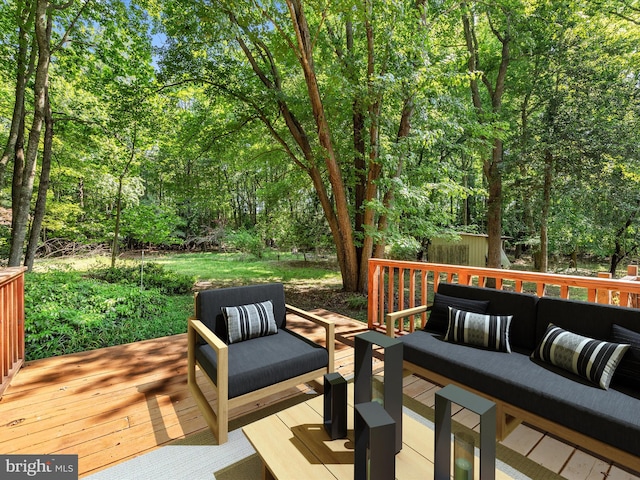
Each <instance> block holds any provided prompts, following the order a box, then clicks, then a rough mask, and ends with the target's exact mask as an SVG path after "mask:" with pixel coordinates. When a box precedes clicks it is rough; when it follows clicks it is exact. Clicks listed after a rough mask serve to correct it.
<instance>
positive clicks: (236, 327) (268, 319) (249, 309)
mask: <svg viewBox="0 0 640 480" xmlns="http://www.w3.org/2000/svg"><path fill="white" fill-rule="evenodd" d="M222 313H223V315H224V319H225V322H226V323H227V331H228V333H229V343H237V342H242V341H243V340H249V339H250V338H256V337H264V336H266V335H273V334H274V333H278V326H277V325H276V320H275V316H274V315H273V304H272V303H271V300H267V301H266V302H262V303H251V304H248V305H240V306H238V307H222Z"/></svg>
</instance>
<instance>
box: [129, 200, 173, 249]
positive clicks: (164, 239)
mask: <svg viewBox="0 0 640 480" xmlns="http://www.w3.org/2000/svg"><path fill="white" fill-rule="evenodd" d="M122 223H123V225H122V234H123V236H127V237H129V238H130V239H132V240H134V241H135V242H140V243H143V244H152V245H173V244H177V243H180V242H181V239H180V237H179V228H180V226H181V225H182V224H183V223H184V222H183V221H182V220H181V219H180V218H179V217H178V216H177V215H176V214H175V213H174V212H172V211H171V210H170V209H169V208H167V207H163V206H160V205H153V204H151V203H148V202H146V203H141V204H140V205H138V206H137V207H135V208H128V209H126V210H124V212H123V218H122Z"/></svg>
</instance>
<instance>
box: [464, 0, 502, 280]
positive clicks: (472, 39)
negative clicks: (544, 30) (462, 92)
mask: <svg viewBox="0 0 640 480" xmlns="http://www.w3.org/2000/svg"><path fill="white" fill-rule="evenodd" d="M461 5H462V9H463V15H462V24H463V28H464V35H465V42H466V46H467V51H468V53H469V58H468V61H467V68H468V71H469V74H470V81H469V86H470V89H471V99H472V102H473V105H474V107H475V109H476V113H477V115H478V122H480V123H484V122H485V121H486V120H485V118H484V110H485V109H484V108H483V102H482V97H481V96H480V87H479V84H478V79H477V75H478V72H479V71H481V70H482V68H481V66H480V49H479V44H478V38H477V37H476V32H475V23H474V22H475V20H474V18H475V17H474V13H473V12H471V11H470V8H469V7H468V5H467V4H466V3H462V4H461ZM508 28H509V27H508V26H507V29H508ZM492 32H493V34H494V35H495V37H496V38H497V39H498V41H499V42H500V43H501V44H502V51H501V59H500V65H499V67H498V72H497V76H496V80H495V85H492V84H491V83H490V80H489V78H488V77H487V76H486V72H483V73H482V75H481V80H482V83H483V84H484V86H485V88H486V90H487V93H488V94H489V98H490V99H491V108H490V111H491V113H492V115H491V117H492V118H495V117H496V116H497V114H499V113H500V111H501V109H502V96H503V95H504V89H505V80H506V76H507V67H508V66H509V61H510V56H509V45H510V42H511V38H510V36H509V33H508V32H507V33H505V34H501V33H500V32H498V31H496V30H494V29H493V27H492ZM490 121H491V120H490ZM492 140H493V141H492V151H491V155H487V156H486V157H485V159H484V161H483V172H484V175H485V178H486V179H487V184H488V190H489V197H488V199H487V234H488V236H489V240H488V241H489V252H488V255H487V266H488V267H490V268H501V266H502V173H501V168H500V165H501V163H502V150H503V144H502V140H501V139H500V137H499V136H497V135H496V136H495V137H494V138H493V139H492Z"/></svg>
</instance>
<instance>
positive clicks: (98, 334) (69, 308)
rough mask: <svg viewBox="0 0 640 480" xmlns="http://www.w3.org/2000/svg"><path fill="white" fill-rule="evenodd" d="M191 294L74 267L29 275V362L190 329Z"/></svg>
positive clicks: (27, 307) (26, 328)
mask: <svg viewBox="0 0 640 480" xmlns="http://www.w3.org/2000/svg"><path fill="white" fill-rule="evenodd" d="M192 304H193V300H192V297H191V295H188V296H186V295H184V296H177V297H169V296H166V295H165V294H163V293H162V292H161V291H160V290H159V289H157V288H150V289H146V290H141V289H140V287H139V286H136V285H133V284H130V283H129V282H125V283H107V282H103V281H99V280H96V279H93V278H86V277H85V278H83V277H82V275H81V273H79V272H73V271H51V272H46V273H29V274H27V276H26V279H25V337H26V340H25V350H26V358H27V359H29V360H33V359H37V358H45V357H50V356H54V355H63V354H66V353H73V352H80V351H84V350H91V349H95V348H101V347H107V346H111V345H117V344H122V343H129V342H135V341H140V340H145V339H148V338H156V337H161V336H165V335H174V334H177V333H183V332H185V331H186V319H187V317H188V316H189V314H191V313H192Z"/></svg>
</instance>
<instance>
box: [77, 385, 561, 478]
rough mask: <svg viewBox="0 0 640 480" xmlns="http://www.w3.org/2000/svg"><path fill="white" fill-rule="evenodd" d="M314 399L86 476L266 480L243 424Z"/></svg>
mask: <svg viewBox="0 0 640 480" xmlns="http://www.w3.org/2000/svg"><path fill="white" fill-rule="evenodd" d="M310 398H311V395H309V394H305V395H300V396H297V397H295V398H292V399H290V400H288V401H285V402H281V403H279V404H277V405H274V406H272V407H267V408H265V409H262V410H259V411H257V412H254V413H252V414H249V415H245V416H243V417H242V418H241V419H239V420H236V421H233V422H231V424H230V426H229V427H230V428H229V430H230V432H229V441H228V442H227V443H225V444H224V445H220V446H218V445H216V440H215V438H214V436H213V434H212V433H211V432H210V431H209V430H206V431H203V432H199V433H196V434H194V435H190V436H188V437H186V438H184V439H181V440H177V441H175V442H173V443H172V444H170V445H167V446H164V447H160V448H158V449H156V450H153V451H152V452H150V453H147V454H145V455H141V456H139V457H136V458H134V459H131V460H128V461H125V462H122V463H120V464H118V465H116V466H114V467H111V468H108V469H105V470H102V471H100V472H98V473H95V474H93V475H90V476H87V477H84V478H86V479H89V480H152V479H153V480H157V479H160V480H184V479H187V478H188V479H189V480H214V479H215V480H258V479H260V478H262V464H261V462H260V458H259V457H258V455H257V454H256V453H255V451H254V449H253V447H252V446H251V444H250V443H249V441H248V440H247V438H246V437H245V436H244V434H243V433H242V427H243V426H244V425H247V424H249V423H251V422H253V421H255V420H258V419H259V418H262V417H264V416H267V415H271V414H272V413H275V412H277V411H280V410H282V409H284V408H287V407H289V406H292V405H294V404H296V403H299V402H304V401H307V400H309V399H310ZM404 411H405V413H406V414H407V415H409V416H411V417H413V418H414V419H416V420H417V421H419V422H421V423H424V424H425V425H427V426H429V428H431V429H433V418H434V410H433V409H432V408H430V407H427V406H426V405H424V404H422V403H420V402H418V401H416V400H414V399H412V398H410V397H408V396H406V395H405V396H404ZM459 430H464V431H466V432H467V433H469V434H471V435H474V436H475V439H476V444H477V442H478V434H477V433H476V432H473V431H472V430H470V429H468V428H466V427H464V426H462V425H460V424H459V423H457V422H452V431H453V432H456V431H459ZM476 453H477V452H476ZM496 456H497V460H496V466H497V467H498V468H499V469H500V470H502V471H503V472H505V473H506V474H508V475H509V476H511V477H513V478H516V479H519V480H561V479H562V477H561V476H560V475H558V474H556V473H553V472H551V471H550V470H548V469H546V468H544V467H542V466H541V465H539V464H538V463H536V462H533V461H532V460H529V459H527V458H526V457H525V456H523V455H521V454H519V453H517V452H514V451H513V450H511V449H509V448H507V447H504V446H503V445H501V444H498V445H497V453H496ZM303 479H304V472H301V478H300V480H303ZM291 480H298V479H291Z"/></svg>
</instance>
